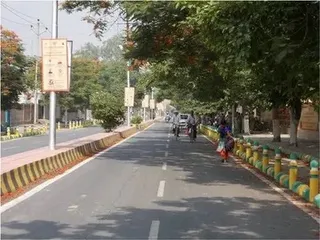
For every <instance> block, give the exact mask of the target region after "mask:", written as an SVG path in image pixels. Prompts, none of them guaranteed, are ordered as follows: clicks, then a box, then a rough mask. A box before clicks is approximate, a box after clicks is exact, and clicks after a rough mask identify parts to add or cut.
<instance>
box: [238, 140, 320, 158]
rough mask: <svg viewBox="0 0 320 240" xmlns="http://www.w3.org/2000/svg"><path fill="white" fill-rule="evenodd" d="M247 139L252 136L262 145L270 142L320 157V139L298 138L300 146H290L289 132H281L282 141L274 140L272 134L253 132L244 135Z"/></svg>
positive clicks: (272, 144) (273, 144) (270, 144)
mask: <svg viewBox="0 0 320 240" xmlns="http://www.w3.org/2000/svg"><path fill="white" fill-rule="evenodd" d="M243 137H244V138H245V139H247V138H250V139H252V140H253V141H258V142H259V144H260V145H264V144H268V145H269V146H274V147H281V148H283V149H286V150H290V151H292V152H302V153H305V154H308V155H311V156H313V157H316V158H319V139H318V141H311V140H302V139H298V147H294V146H289V138H290V137H289V134H281V142H279V143H278V142H272V138H273V135H272V134H252V135H248V136H243Z"/></svg>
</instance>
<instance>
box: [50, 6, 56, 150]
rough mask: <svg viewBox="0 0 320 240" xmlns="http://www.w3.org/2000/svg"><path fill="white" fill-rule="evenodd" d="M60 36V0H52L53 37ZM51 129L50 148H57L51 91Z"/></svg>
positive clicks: (54, 109)
mask: <svg viewBox="0 0 320 240" xmlns="http://www.w3.org/2000/svg"><path fill="white" fill-rule="evenodd" d="M57 38H58V0H53V1H52V39H57ZM49 119H50V129H49V148H50V150H55V147H56V93H55V92H54V91H52V92H50V117H49Z"/></svg>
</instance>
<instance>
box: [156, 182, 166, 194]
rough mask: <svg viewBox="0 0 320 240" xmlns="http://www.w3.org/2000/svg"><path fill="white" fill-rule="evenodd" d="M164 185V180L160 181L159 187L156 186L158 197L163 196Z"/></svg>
mask: <svg viewBox="0 0 320 240" xmlns="http://www.w3.org/2000/svg"><path fill="white" fill-rule="evenodd" d="M165 185H166V181H164V180H162V181H160V184H159V188H158V194H157V196H158V197H163V193H164V186H165Z"/></svg>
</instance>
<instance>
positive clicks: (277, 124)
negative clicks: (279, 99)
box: [272, 107, 281, 142]
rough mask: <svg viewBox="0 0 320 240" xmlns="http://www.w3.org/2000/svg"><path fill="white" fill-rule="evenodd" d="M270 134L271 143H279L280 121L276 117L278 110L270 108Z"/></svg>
mask: <svg viewBox="0 0 320 240" xmlns="http://www.w3.org/2000/svg"><path fill="white" fill-rule="evenodd" d="M272 134H273V140H272V141H273V142H281V128H280V119H279V116H278V108H275V107H274V108H272Z"/></svg>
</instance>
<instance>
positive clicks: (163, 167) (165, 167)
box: [162, 162, 167, 170]
mask: <svg viewBox="0 0 320 240" xmlns="http://www.w3.org/2000/svg"><path fill="white" fill-rule="evenodd" d="M162 170H167V163H166V162H164V163H163V164H162Z"/></svg>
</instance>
